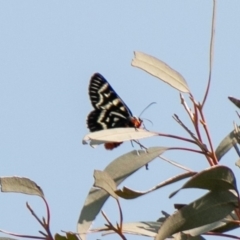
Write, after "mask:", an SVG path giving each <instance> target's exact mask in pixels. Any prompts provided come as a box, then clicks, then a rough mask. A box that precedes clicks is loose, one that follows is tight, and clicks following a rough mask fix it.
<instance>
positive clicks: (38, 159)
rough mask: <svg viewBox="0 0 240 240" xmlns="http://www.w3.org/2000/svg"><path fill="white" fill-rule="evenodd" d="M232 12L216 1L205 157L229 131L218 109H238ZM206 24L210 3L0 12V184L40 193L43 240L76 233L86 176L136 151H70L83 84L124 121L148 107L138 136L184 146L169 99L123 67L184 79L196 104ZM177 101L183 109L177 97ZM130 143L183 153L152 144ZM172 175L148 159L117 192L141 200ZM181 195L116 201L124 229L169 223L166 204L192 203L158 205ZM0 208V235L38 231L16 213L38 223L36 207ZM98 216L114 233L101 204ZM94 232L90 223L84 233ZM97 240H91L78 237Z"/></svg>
mask: <svg viewBox="0 0 240 240" xmlns="http://www.w3.org/2000/svg"><path fill="white" fill-rule="evenodd" d="M239 11H240V1H239V0H232V1H227V2H226V1H224V0H219V1H218V5H217V16H216V40H215V54H214V66H213V75H212V84H211V89H210V93H209V96H208V99H207V102H206V105H205V108H204V114H205V117H206V120H207V123H208V126H209V129H210V133H211V137H212V140H213V143H214V146H215V148H216V147H217V145H218V144H219V143H220V141H221V140H222V138H223V137H225V136H226V135H227V134H228V133H229V132H230V131H231V130H232V128H233V121H238V118H237V115H236V113H235V110H236V107H235V106H234V105H233V104H232V103H230V101H229V100H228V99H227V97H228V96H234V97H237V98H240V96H239V87H238V85H239V79H240V68H239V63H240V48H239V42H240V15H239ZM211 14H212V1H206V0H205V1H203V0H201V1H192V0H184V1H173V0H161V1H152V2H149V1H135V0H134V1H121V2H120V1H118V2H116V1H91V0H89V1H74V0H72V1H57V0H56V1H45V0H42V1H36V0H34V1H33V0H25V1H11V0H8V1H1V2H0V112H1V114H0V161H1V167H0V176H13V175H17V176H24V177H28V178H30V179H32V180H34V181H35V182H36V183H37V184H38V185H40V186H41V188H42V189H43V191H44V193H45V197H46V199H47V201H48V203H49V205H50V210H51V230H52V233H53V234H55V233H57V232H58V233H61V232H60V231H61V230H65V231H74V232H75V231H76V226H77V220H78V217H79V214H80V211H81V208H82V206H83V204H84V201H85V198H86V196H87V193H88V191H89V189H90V187H91V186H92V184H93V177H92V174H93V171H94V169H98V170H102V169H104V168H105V167H106V165H108V164H109V163H110V162H111V161H112V160H114V159H115V158H117V157H119V156H120V155H122V154H125V153H127V152H129V151H132V150H133V149H138V146H135V147H134V148H133V147H132V146H131V144H130V143H129V142H127V143H124V144H123V145H121V147H119V148H117V149H115V150H114V151H106V150H105V149H104V148H103V147H102V146H100V147H98V148H96V149H92V148H91V147H90V146H88V145H82V138H83V137H84V136H85V135H86V134H87V133H88V130H87V128H86V117H87V115H88V114H89V112H90V111H91V110H92V106H91V104H90V101H89V97H88V84H89V79H90V77H91V76H92V74H93V73H95V72H99V73H101V74H102V75H103V76H105V78H106V79H107V80H108V81H109V82H110V84H111V85H112V87H113V88H114V89H115V90H116V92H117V93H118V94H119V95H120V97H121V98H122V99H124V101H125V103H126V104H127V105H128V106H129V108H130V109H131V111H132V112H133V113H134V115H136V116H138V115H139V114H140V112H141V111H142V110H143V109H144V108H145V107H146V106H147V105H148V104H149V103H151V102H157V104H156V105H153V106H151V107H150V108H149V109H148V110H147V111H146V112H145V113H144V114H143V116H142V117H144V118H148V119H150V120H151V121H152V122H153V125H151V124H149V123H148V122H146V127H147V128H148V129H149V130H154V131H158V132H162V133H169V134H175V135H180V136H184V137H188V135H187V133H186V132H185V131H184V130H183V129H182V128H181V127H180V126H179V125H178V124H177V123H176V122H175V121H174V120H173V118H172V115H173V114H174V113H176V114H178V116H179V117H180V118H181V119H182V121H183V122H184V123H185V124H186V125H187V126H189V127H190V128H191V129H193V128H192V126H191V123H190V121H189V119H188V117H187V114H186V113H185V111H184V109H183V107H182V106H181V104H180V99H179V93H178V92H177V91H176V90H175V89H173V88H171V87H170V86H169V85H167V84H164V83H163V82H161V81H159V80H158V79H157V78H154V77H152V76H151V75H148V74H147V73H145V72H143V71H142V70H140V69H137V68H134V67H132V66H131V60H132V58H133V52H134V51H142V52H144V53H147V54H150V55H152V56H155V57H157V58H158V59H161V60H162V61H164V62H166V63H167V64H169V65H170V66H171V67H172V68H174V69H175V70H177V71H178V72H180V73H181V74H182V75H183V76H184V78H185V79H186V81H187V82H188V85H189V87H190V89H191V91H192V93H193V95H194V97H195V99H196V100H197V101H201V100H202V98H203V95H204V91H205V89H206V84H207V79H208V70H209V42H210V30H211V17H212V15H211ZM185 98H186V100H187V101H188V103H189V105H190V101H189V100H188V95H185ZM142 143H143V144H144V145H145V146H147V147H150V146H186V147H191V145H186V144H183V143H181V142H179V141H175V140H173V139H166V138H160V137H159V138H152V139H148V140H144V141H142ZM164 156H165V157H167V158H169V159H171V160H174V161H177V162H179V163H181V164H183V165H185V166H187V167H189V168H191V169H192V170H195V171H200V170H203V169H205V168H207V167H208V163H207V161H206V159H205V158H204V157H202V156H198V155H197V154H193V153H184V152H182V151H181V152H180V151H178V152H177V151H174V152H173V151H172V152H168V153H166V154H164ZM236 160H237V155H236V153H235V152H234V151H233V150H231V151H230V152H229V153H228V154H227V155H226V156H225V157H224V158H223V159H222V161H221V164H224V165H227V166H229V167H230V168H232V169H233V170H234V172H235V174H236V177H237V176H239V169H238V168H237V167H236V166H235V165H234V163H235V161H236ZM180 173H182V170H180V169H178V168H176V167H174V166H172V165H169V164H168V163H166V162H164V161H162V160H160V159H156V160H155V161H154V162H152V163H151V164H150V165H149V170H148V171H147V170H145V168H142V169H141V170H139V171H138V172H137V173H136V174H134V175H133V176H131V177H130V178H129V179H127V180H126V181H125V182H124V183H123V184H122V186H128V187H130V188H133V189H136V190H146V189H149V188H151V187H153V186H154V185H156V184H158V183H160V182H162V181H164V180H166V179H168V178H170V177H173V176H175V175H176V174H180ZM183 183H184V182H183V181H182V182H179V183H178V184H174V185H172V186H170V187H165V188H163V189H160V190H159V191H156V192H154V193H151V194H149V195H147V196H144V197H141V198H138V199H136V200H133V201H126V200H121V204H122V209H123V214H124V221H126V222H131V221H140V220H146V221H155V220H156V219H158V218H159V217H161V211H162V210H164V211H166V212H168V213H169V214H172V213H173V212H174V207H173V204H174V203H190V202H191V201H193V200H194V199H196V198H197V197H199V196H201V195H202V194H203V193H204V192H203V191H201V192H200V191H197V190H183V191H181V192H179V193H178V194H177V195H176V196H175V197H174V198H172V199H169V198H168V196H169V194H170V193H171V192H173V191H174V190H176V189H178V188H179V187H180V186H182V184H183ZM238 185H239V181H238ZM0 202H1V205H0V212H1V219H0V229H4V230H7V231H12V232H15V233H22V234H32V235H33V234H37V232H38V230H41V228H40V226H39V224H38V223H37V222H36V221H35V219H34V218H33V217H32V216H31V214H30V213H29V212H28V210H27V209H26V207H25V203H26V202H28V203H29V204H30V205H31V206H32V208H33V209H34V210H35V212H36V213H37V214H38V216H39V217H42V216H45V212H46V211H45V207H44V204H43V202H42V201H41V199H40V198H38V197H35V196H28V195H21V194H13V193H11V194H3V193H2V194H0ZM104 211H105V213H106V214H107V215H108V216H109V218H110V219H111V220H112V221H113V222H116V221H118V219H119V216H118V210H117V207H116V203H115V202H114V201H113V200H111V199H110V201H108V202H107V203H106V204H105V206H104ZM103 224H104V221H103V218H102V216H100V215H99V216H98V217H97V219H96V221H95V222H94V227H99V226H102V225H103ZM235 234H237V231H235ZM238 235H239V232H238ZM1 236H3V235H2V234H1ZM112 237H113V236H107V237H104V238H105V239H112ZM114 237H116V236H114ZM97 238H98V239H99V238H101V239H102V238H103V237H101V236H100V235H99V234H92V235H91V236H89V239H97ZM128 238H129V239H137V237H131V236H128ZM208 239H210V237H208ZM211 239H214V238H213V237H211ZM215 239H217V238H215ZM221 239H224V238H221Z"/></svg>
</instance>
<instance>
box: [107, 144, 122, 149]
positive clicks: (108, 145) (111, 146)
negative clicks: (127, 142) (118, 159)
mask: <svg viewBox="0 0 240 240" xmlns="http://www.w3.org/2000/svg"><path fill="white" fill-rule="evenodd" d="M121 144H122V142H109V143H105V144H104V147H105V148H106V149H107V150H113V149H114V148H116V147H118V146H119V145H121Z"/></svg>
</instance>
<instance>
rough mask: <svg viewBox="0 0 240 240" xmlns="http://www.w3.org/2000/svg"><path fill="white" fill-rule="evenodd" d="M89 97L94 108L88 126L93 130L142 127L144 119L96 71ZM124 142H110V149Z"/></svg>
mask: <svg viewBox="0 0 240 240" xmlns="http://www.w3.org/2000/svg"><path fill="white" fill-rule="evenodd" d="M88 93H89V97H90V100H91V103H92V106H93V108H94V110H93V111H92V112H90V113H89V115H88V117H87V126H88V128H89V130H90V131H91V132H95V131H100V130H104V129H111V128H124V127H126V128H128V127H130V128H140V127H141V124H142V120H141V119H140V118H137V117H134V116H133V114H132V112H131V110H130V109H129V108H128V106H127V105H126V104H125V103H124V101H123V100H122V99H121V98H120V97H119V96H118V94H117V93H116V92H115V91H114V89H113V88H112V87H111V85H110V84H109V83H108V81H107V80H106V79H105V78H104V77H103V76H102V75H101V74H100V73H95V74H94V75H93V76H92V77H91V79H90V83H89V89H88ZM120 144H122V142H108V143H105V144H104V146H105V148H106V149H108V150H112V149H114V148H116V147H118V146H119V145H120Z"/></svg>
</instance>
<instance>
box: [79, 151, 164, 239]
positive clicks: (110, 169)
mask: <svg viewBox="0 0 240 240" xmlns="http://www.w3.org/2000/svg"><path fill="white" fill-rule="evenodd" d="M167 149H168V148H164V147H151V148H149V149H148V150H147V152H145V151H142V150H141V151H136V150H134V151H131V152H129V153H127V154H124V155H122V156H121V157H119V158H117V159H115V160H114V161H113V162H111V163H110V164H109V165H108V166H107V167H106V168H105V170H104V171H105V172H107V173H108V174H109V176H110V177H111V178H112V179H113V180H114V181H115V183H116V185H117V186H118V185H119V184H120V183H122V182H123V181H124V180H125V179H126V178H128V177H129V176H131V175H132V174H133V173H134V172H136V171H137V170H139V169H140V168H141V167H144V166H145V165H146V164H147V163H149V162H151V161H152V160H153V159H155V158H156V157H158V156H159V155H161V154H162V153H163V152H165V151H166V150H167ZM108 197H109V194H107V193H106V192H105V191H104V190H102V189H96V188H91V189H90V191H89V193H88V196H87V198H86V200H85V203H84V206H83V208H82V210H81V213H80V216H79V220H78V233H79V234H80V235H81V238H82V240H84V239H85V234H86V233H87V231H88V229H89V228H90V226H91V224H92V221H93V220H94V219H95V218H96V216H97V215H98V213H99V212H100V210H101V208H102V206H103V204H104V203H105V202H106V200H107V199H108Z"/></svg>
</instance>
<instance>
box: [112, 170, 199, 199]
mask: <svg viewBox="0 0 240 240" xmlns="http://www.w3.org/2000/svg"><path fill="white" fill-rule="evenodd" d="M195 174H196V172H187V173H183V174H180V175H178V176H176V177H173V178H170V179H168V180H166V181H164V182H162V183H160V184H158V185H156V186H155V187H153V188H151V189H149V190H147V191H136V190H132V189H130V188H127V187H123V189H122V190H121V189H118V190H117V191H116V194H117V195H118V196H119V197H121V198H125V199H134V198H137V197H140V196H143V195H145V194H148V193H150V192H153V191H155V190H157V189H159V188H162V187H164V186H167V185H169V184H172V183H175V182H178V181H180V180H182V179H185V178H188V177H191V176H193V175H195Z"/></svg>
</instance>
